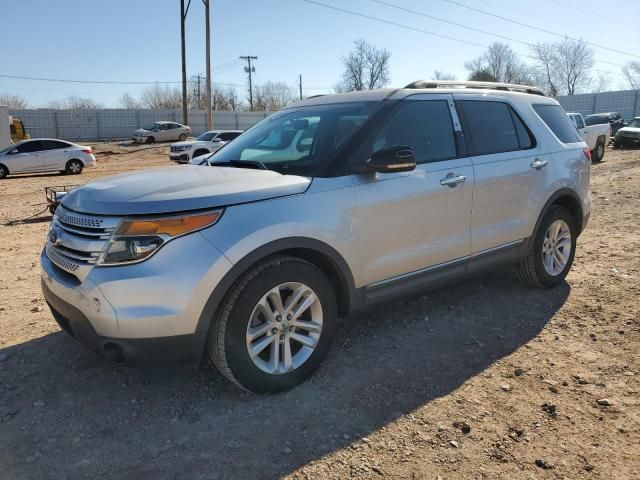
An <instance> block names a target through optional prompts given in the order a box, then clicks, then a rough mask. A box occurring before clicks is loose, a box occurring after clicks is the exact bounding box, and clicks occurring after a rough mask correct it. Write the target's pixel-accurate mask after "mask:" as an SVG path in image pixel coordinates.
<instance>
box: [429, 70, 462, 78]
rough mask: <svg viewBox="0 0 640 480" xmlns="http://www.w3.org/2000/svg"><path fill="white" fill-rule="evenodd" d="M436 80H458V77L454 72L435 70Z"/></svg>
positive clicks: (434, 76)
mask: <svg viewBox="0 0 640 480" xmlns="http://www.w3.org/2000/svg"><path fill="white" fill-rule="evenodd" d="M433 79H434V80H457V77H456V76H455V74H453V73H447V72H442V71H440V70H435V71H434V72H433Z"/></svg>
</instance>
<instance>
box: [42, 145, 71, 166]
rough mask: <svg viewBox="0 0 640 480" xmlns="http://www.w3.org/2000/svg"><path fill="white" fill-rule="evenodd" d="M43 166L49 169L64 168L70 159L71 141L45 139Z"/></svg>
mask: <svg viewBox="0 0 640 480" xmlns="http://www.w3.org/2000/svg"><path fill="white" fill-rule="evenodd" d="M43 142H44V149H43V151H42V160H43V168H44V169H47V170H64V169H65V167H66V164H67V160H68V159H69V149H70V148H71V147H72V146H71V145H70V144H69V143H67V142H63V141H61V140H43Z"/></svg>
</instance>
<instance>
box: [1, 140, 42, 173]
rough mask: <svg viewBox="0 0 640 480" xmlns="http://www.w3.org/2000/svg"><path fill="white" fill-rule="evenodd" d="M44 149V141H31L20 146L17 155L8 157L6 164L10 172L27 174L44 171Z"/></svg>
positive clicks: (12, 154)
mask: <svg viewBox="0 0 640 480" xmlns="http://www.w3.org/2000/svg"><path fill="white" fill-rule="evenodd" d="M43 148H44V145H43V142H42V140H30V141H28V142H24V143H22V144H20V145H18V146H17V147H16V149H15V150H16V152H15V153H10V154H8V155H7V158H6V163H7V168H9V172H11V173H26V172H37V171H38V170H42V168H43V165H44V162H43V158H42V150H43ZM12 152H13V150H12Z"/></svg>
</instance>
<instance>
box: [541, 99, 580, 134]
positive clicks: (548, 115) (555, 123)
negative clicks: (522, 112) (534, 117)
mask: <svg viewBox="0 0 640 480" xmlns="http://www.w3.org/2000/svg"><path fill="white" fill-rule="evenodd" d="M533 110H534V111H535V112H536V113H537V114H538V116H539V117H540V118H541V119H542V121H543V122H544V123H545V124H546V125H547V127H549V129H550V130H551V131H552V132H553V134H554V135H555V136H556V137H557V138H558V140H560V141H561V142H562V143H576V142H582V137H580V134H579V133H578V130H576V128H575V127H574V126H573V125H572V124H571V121H570V120H569V118H568V117H567V114H566V113H564V110H563V109H562V107H561V106H559V105H542V104H538V105H533Z"/></svg>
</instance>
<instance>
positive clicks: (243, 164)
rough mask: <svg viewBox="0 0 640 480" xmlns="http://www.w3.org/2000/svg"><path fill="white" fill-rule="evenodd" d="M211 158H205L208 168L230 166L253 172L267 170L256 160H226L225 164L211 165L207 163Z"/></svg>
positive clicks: (209, 162) (211, 163)
mask: <svg viewBox="0 0 640 480" xmlns="http://www.w3.org/2000/svg"><path fill="white" fill-rule="evenodd" d="M210 158H211V157H207V165H209V166H210V167H224V166H226V165H230V166H232V167H236V168H251V169H253V170H269V169H268V168H267V166H266V165H265V164H264V163H262V162H258V161H257V160H227V161H226V162H219V163H213V162H211V161H209V159H210Z"/></svg>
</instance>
